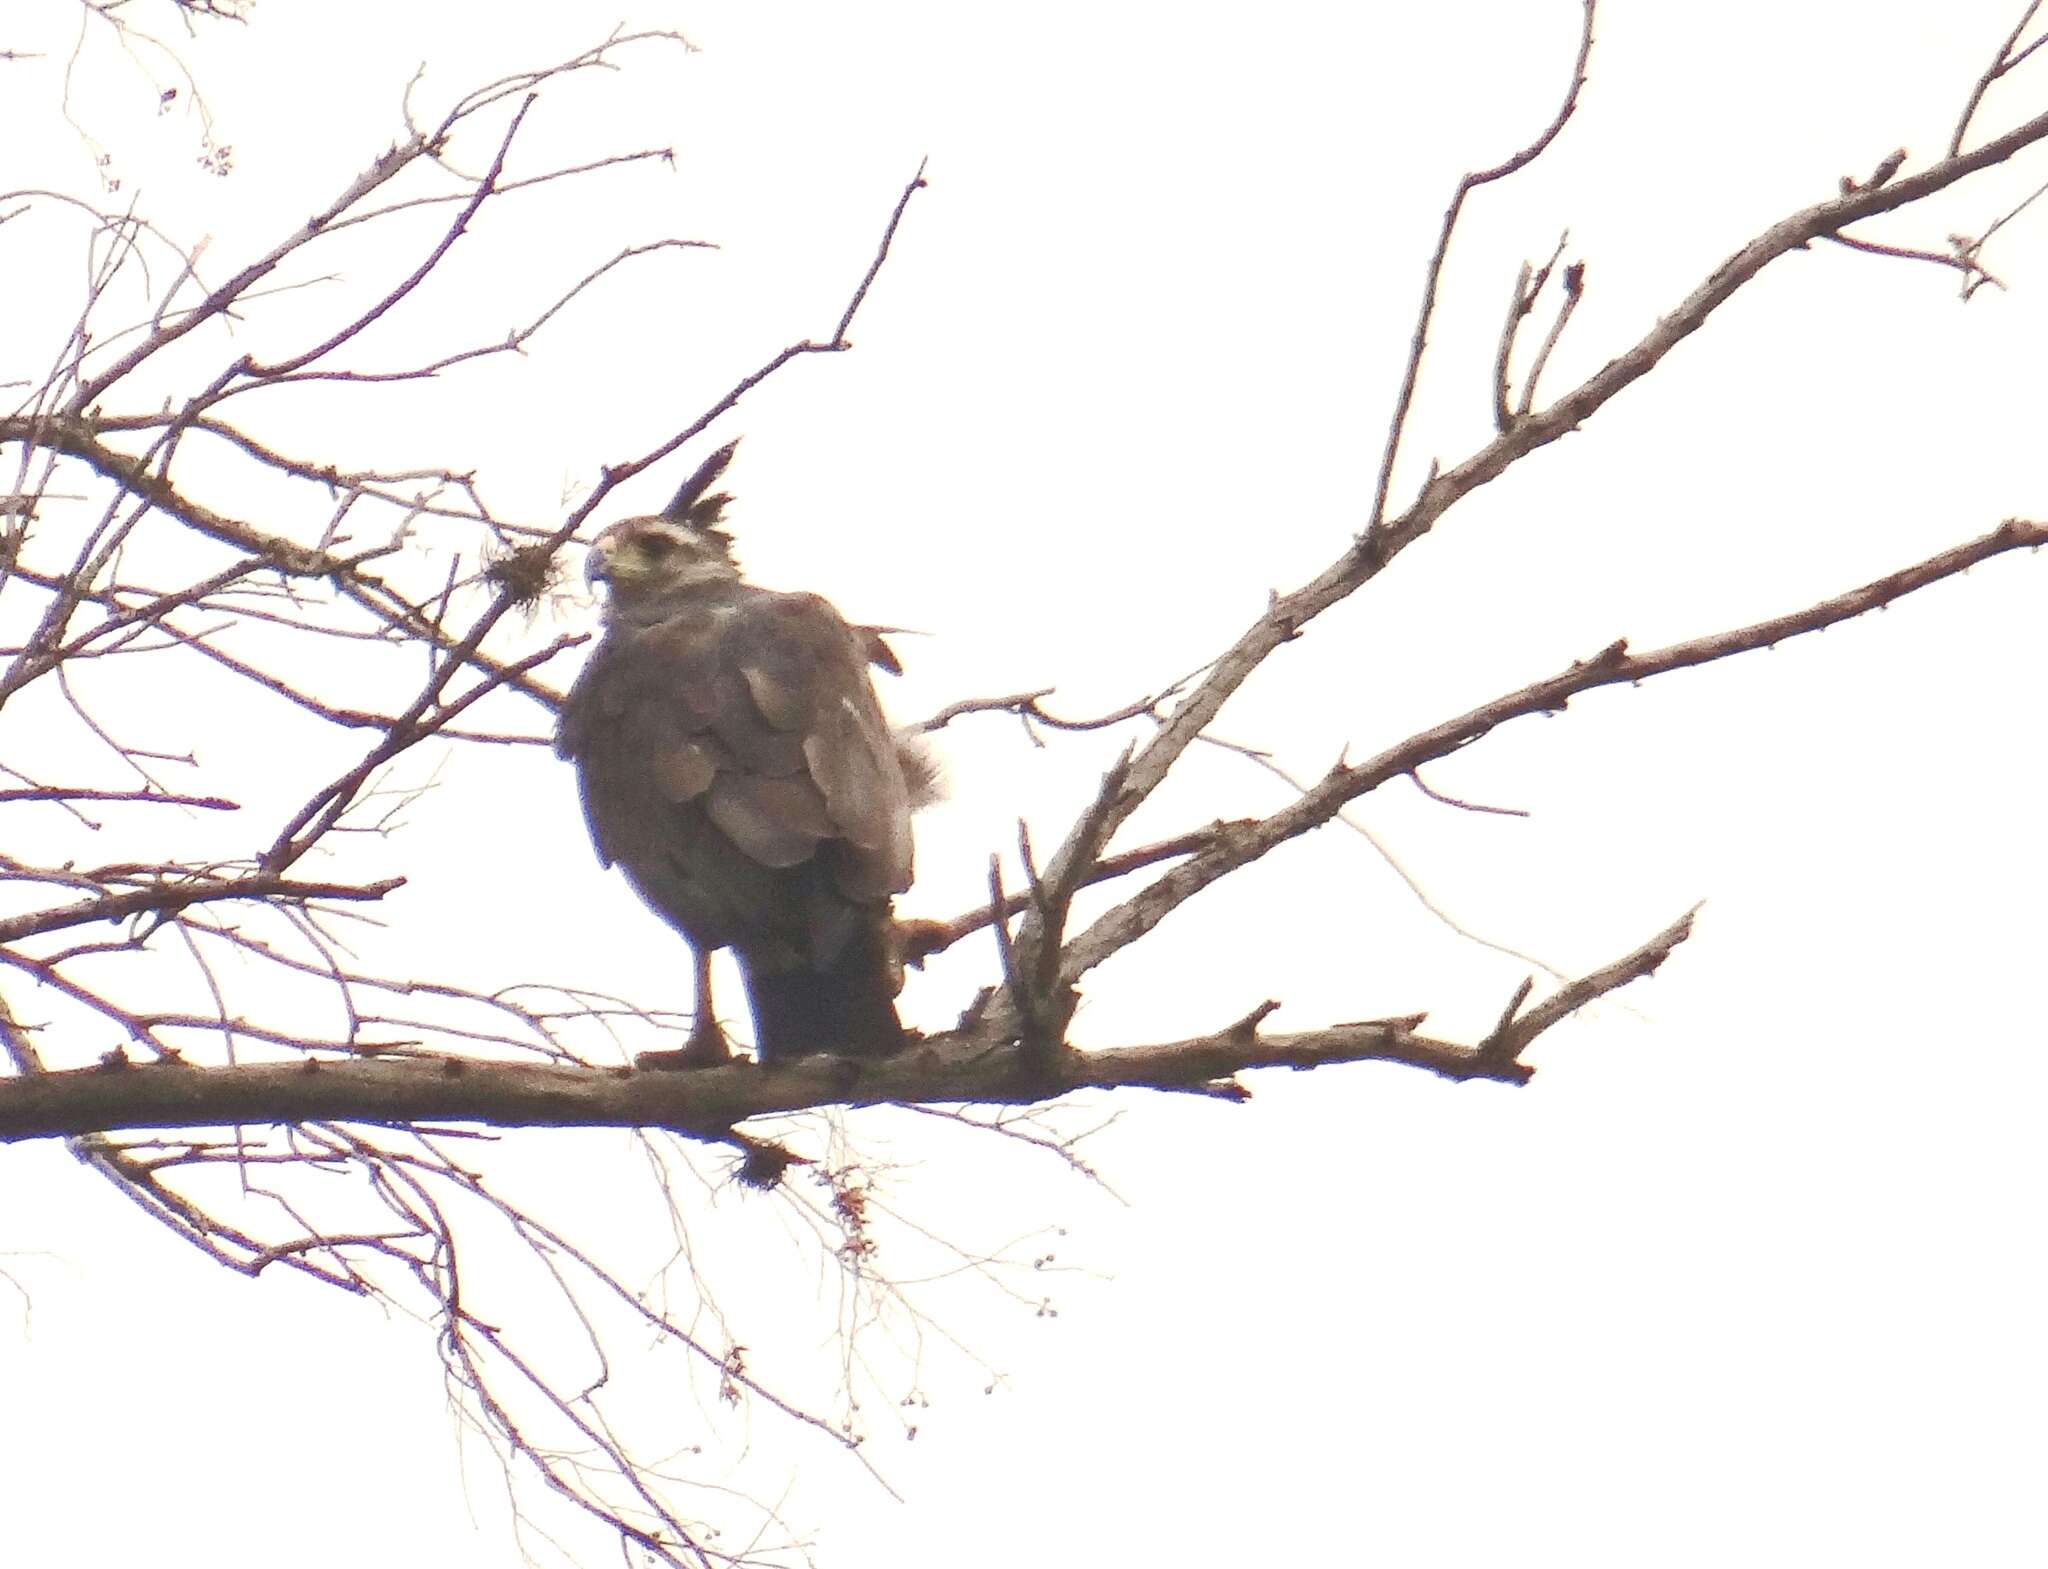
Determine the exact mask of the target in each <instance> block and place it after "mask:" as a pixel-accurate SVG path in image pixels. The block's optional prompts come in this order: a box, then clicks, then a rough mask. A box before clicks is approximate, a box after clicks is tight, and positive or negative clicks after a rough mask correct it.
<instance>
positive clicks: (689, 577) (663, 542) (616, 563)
mask: <svg viewBox="0 0 2048 1569" xmlns="http://www.w3.org/2000/svg"><path fill="white" fill-rule="evenodd" d="M583 575H584V577H585V578H586V579H587V580H588V581H589V582H591V583H603V584H604V585H605V586H606V587H608V588H609V589H610V590H611V592H612V598H613V599H615V600H620V599H624V600H633V599H639V598H642V597H649V596H655V595H661V594H666V593H669V592H672V591H673V590H676V589H681V588H694V587H696V586H698V585H699V584H704V583H729V582H731V581H733V580H734V579H736V578H737V577H738V576H739V575H740V569H739V567H738V565H737V564H736V563H735V562H734V561H733V559H732V544H731V541H729V540H728V539H727V538H726V537H725V536H724V535H723V534H721V533H719V532H718V531H717V530H716V529H701V528H692V527H690V526H689V525H688V524H687V523H676V522H672V521H670V520H669V519H667V518H627V519H626V520H625V521H624V522H623V523H614V524H613V525H612V526H611V527H610V528H608V529H606V530H605V531H604V532H603V533H602V534H600V535H598V536H597V538H596V540H595V541H594V542H593V543H592V544H591V547H590V559H589V560H588V561H587V562H585V563H584V567H583Z"/></svg>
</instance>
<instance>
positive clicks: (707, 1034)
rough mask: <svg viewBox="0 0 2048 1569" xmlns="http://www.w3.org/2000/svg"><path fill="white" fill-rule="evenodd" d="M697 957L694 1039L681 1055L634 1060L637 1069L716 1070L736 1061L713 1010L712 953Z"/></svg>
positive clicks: (654, 1055) (656, 1054) (698, 952)
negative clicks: (733, 1060)
mask: <svg viewBox="0 0 2048 1569" xmlns="http://www.w3.org/2000/svg"><path fill="white" fill-rule="evenodd" d="M694 951H695V953H696V957H697V1003H696V1011H697V1017H696V1022H695V1023H694V1024H692V1025H691V1026H690V1038H689V1039H688V1040H686V1041H684V1042H683V1046H682V1050H680V1051H643V1052H641V1053H640V1054H639V1055H638V1056H637V1057H635V1058H634V1059H633V1065H634V1066H635V1067H637V1068H668V1069H675V1068H715V1067H717V1066H718V1065H719V1064H720V1063H725V1062H731V1061H732V1048H731V1047H729V1046H727V1045H726V1044H725V1031H723V1030H721V1029H720V1028H719V1027H718V1014H717V1013H716V1012H715V1011H714V1010H713V1009H712V1006H711V950H710V949H709V948H699V949H696V950H694Z"/></svg>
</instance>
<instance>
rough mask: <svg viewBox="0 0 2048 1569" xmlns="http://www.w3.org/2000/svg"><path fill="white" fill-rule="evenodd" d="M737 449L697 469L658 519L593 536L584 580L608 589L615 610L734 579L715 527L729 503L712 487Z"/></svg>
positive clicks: (728, 448)
mask: <svg viewBox="0 0 2048 1569" xmlns="http://www.w3.org/2000/svg"><path fill="white" fill-rule="evenodd" d="M738 445H739V443H738V442H736V441H729V442H727V443H726V444H725V445H724V446H722V447H720V448H719V449H718V450H717V451H716V452H714V453H712V454H711V456H710V457H708V458H706V459H705V460H704V461H703V462H702V463H700V464H698V465H697V471H696V472H695V473H694V474H692V475H691V476H690V477H689V478H688V479H686V480H684V481H683V488H682V489H681V490H679V491H677V492H676V497H675V500H673V501H671V502H670V503H669V504H668V505H667V506H666V507H665V508H663V509H662V511H661V513H660V514H659V515H658V516H656V517H651V518H627V519H626V520H625V521H624V522H623V523H614V524H613V525H612V526H611V527H610V528H608V529H606V530H605V531H604V532H603V533H602V534H600V535H598V536H597V538H596V539H595V540H594V541H593V542H592V543H591V547H590V559H589V560H588V561H586V562H585V563H584V565H583V576H584V578H585V580H586V581H588V582H590V583H593V584H595V583H603V584H605V585H606V586H607V587H608V588H610V589H611V591H612V602H613V604H615V605H616V604H618V603H620V602H621V601H623V602H625V603H628V604H631V603H633V602H634V601H636V600H647V599H656V598H660V597H661V596H663V595H666V594H669V593H672V592H674V591H675V590H677V589H683V588H696V587H699V586H700V585H702V584H706V583H730V582H732V581H734V580H735V579H737V578H738V577H739V575H740V569H739V563H737V562H736V561H734V560H733V558H732V541H731V540H730V539H728V538H727V537H726V535H725V532H724V530H722V529H720V528H719V526H718V524H719V521H720V520H721V518H722V517H723V516H724V513H725V504H726V503H727V502H728V501H730V500H731V499H732V498H731V497H730V496H728V495H726V494H724V493H723V492H718V493H715V494H714V493H712V491H711V487H712V486H713V485H714V484H716V483H717V481H718V478H719V476H720V475H721V474H723V473H724V472H725V467H726V465H727V464H728V463H730V462H732V455H733V449H734V448H736V447H737V446H738Z"/></svg>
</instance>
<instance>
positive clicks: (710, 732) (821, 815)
mask: <svg viewBox="0 0 2048 1569" xmlns="http://www.w3.org/2000/svg"><path fill="white" fill-rule="evenodd" d="M870 658H871V644H870V641H869V639H868V638H867V637H866V636H864V635H863V634H861V633H859V632H856V631H855V629H853V628H851V627H849V626H848V625H847V624H846V622H845V621H844V620H842V619H841V618H840V616H839V613H838V612H837V611H836V610H834V609H833V608H832V606H831V605H830V604H829V603H827V602H826V601H825V600H823V599H821V598H819V597H818V596H817V595H815V594H779V593H771V592H768V591H766V590H760V589H741V590H739V591H738V592H737V593H735V594H734V595H733V596H731V597H729V598H724V599H720V600H717V601H715V602H707V603H706V604H704V605H702V606H696V607H691V608H689V609H685V610H682V611H679V612H678V613H677V614H676V615H674V616H672V617H670V618H669V619H667V620H665V621H662V622H659V623H656V624H655V625H653V626H649V627H643V628H630V627H616V628H614V629H613V631H612V632H611V633H610V634H608V636H607V638H606V641H605V645H604V646H603V647H601V648H600V650H599V652H598V653H597V654H596V655H594V656H593V657H592V660H591V664H590V667H589V669H588V670H587V671H586V674H585V677H584V679H583V680H581V681H579V682H578V684H577V689H576V691H575V692H574V693H572V694H571V699H570V702H569V703H568V704H567V705H566V706H565V710H564V717H563V726H562V735H561V748H562V750H563V751H564V752H565V753H566V754H569V755H572V756H574V757H576V758H577V760H578V762H579V764H580V765H581V766H582V768H583V771H584V780H585V789H584V798H585V804H586V807H587V808H588V810H589V815H590V825H591V833H592V835H593V837H594V838H595V839H596V841H597V845H598V850H599V853H600V854H601V855H603V856H604V857H605V858H606V859H607V860H613V859H617V860H623V861H628V862H631V861H632V860H634V859H637V858H644V857H646V856H648V855H650V854H661V853H663V852H668V853H674V850H675V848H676V840H675V835H676V833H677V832H678V829H679V826H680V825H679V823H678V822H677V820H676V819H675V817H674V815H673V814H675V813H676V812H678V811H685V810H694V809H696V808H701V810H702V812H703V814H704V815H705V816H707V817H708V818H709V821H710V823H711V825H712V826H713V827H714V828H715V829H716V830H717V832H718V833H719V834H720V835H721V836H722V837H723V838H724V839H725V840H726V841H728V842H729V843H730V845H731V846H732V847H733V848H735V849H737V850H738V851H739V852H740V853H741V854H742V855H744V856H745V857H746V858H747V859H748V860H750V861H752V862H754V863H755V864H757V865H759V866H764V867H771V868H780V867H790V866H796V865H800V864H802V863H803V862H805V861H808V860H810V859H811V858H812V857H813V856H816V855H818V854H820V852H821V850H823V849H826V848H827V847H829V851H830V855H829V860H830V872H831V877H832V882H833V884H834V885H835V886H836V887H837V889H838V891H839V892H840V893H841V894H843V895H844V896H845V897H847V898H848V899H851V900H854V901H858V902H868V901H871V900H877V899H881V898H885V897H886V896H887V895H889V894H890V893H894V892H900V891H901V890H903V889H905V888H907V887H908V886H909V885H910V871H911V849H910V803H909V797H908V793H907V790H906V788H905V785H904V781H903V773H902V768H901V765H900V763H899V762H898V760H897V756H896V750H895V743H894V739H893V737H892V736H891V734H890V731H889V727H888V724H887V722H886V721H885V720H884V719H883V717H882V711H881V707H880V705H879V704H878V703H877V702H876V700H875V693H874V687H873V685H872V683H871V682H870V681H869V679H868V673H867V668H866V667H867V664H868V661H869V659H870Z"/></svg>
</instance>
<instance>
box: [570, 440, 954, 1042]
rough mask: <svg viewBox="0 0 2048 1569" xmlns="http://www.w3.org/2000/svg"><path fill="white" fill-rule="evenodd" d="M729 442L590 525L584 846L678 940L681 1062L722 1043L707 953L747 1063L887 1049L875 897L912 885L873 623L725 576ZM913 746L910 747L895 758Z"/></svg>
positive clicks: (576, 694)
mask: <svg viewBox="0 0 2048 1569" xmlns="http://www.w3.org/2000/svg"><path fill="white" fill-rule="evenodd" d="M732 453H733V448H732V447H731V446H727V447H725V448H723V449H721V450H720V451H718V452H716V453H714V454H712V456H711V457H710V458H708V459H707V460H706V461H705V462H704V464H703V465H702V466H701V467H700V468H699V469H698V470H697V472H696V473H695V474H693V475H691V476H690V478H689V480H688V482H686V483H685V484H684V486H683V488H682V489H681V490H680V491H679V492H677V494H676V498H675V500H673V501H672V502H670V503H669V505H668V507H667V508H666V509H665V510H664V511H663V512H662V513H661V514H660V515H659V516H657V517H646V518H628V519H627V520H626V521H624V522H622V523H614V524H613V525H612V526H611V527H610V528H608V529H606V530H605V531H604V532H603V533H602V534H600V535H598V537H597V540H596V542H595V544H594V545H593V546H592V549H591V553H590V562H589V566H588V568H587V569H586V570H587V575H588V576H589V578H590V580H591V581H592V582H593V583H596V582H602V583H604V584H605V585H606V586H607V587H608V588H609V590H610V594H609V598H608V601H607V604H606V609H605V631H604V636H603V638H602V639H601V640H600V642H599V643H598V645H597V649H596V651H595V652H594V653H593V654H592V655H591V657H590V661H589V663H588V664H586V665H585V666H584V668H583V672H582V674H581V675H580V676H578V677H577V680H576V684H575V686H574V687H573V688H572V689H571V691H570V693H569V696H568V700H567V701H566V702H565V703H564V704H563V707H562V719H561V728H560V730H559V731H558V733H557V736H556V750H557V751H558V752H559V753H560V754H561V755H562V756H563V757H566V758H568V759H570V760H571V761H573V762H574V763H575V765H576V771H577V777H578V781H579V783H580V785H581V787H582V792H583V810H584V816H585V818H586V819H587V821H588V823H589V825H590V836H591V838H592V840H593V841H595V843H596V846H597V853H598V858H599V859H600V860H602V861H603V862H604V863H605V864H606V865H607V866H611V865H616V866H617V867H618V868H619V869H620V870H621V871H623V872H624V873H625V874H626V880H627V881H628V882H630V883H631V884H632V885H633V888H634V889H635V891H636V892H638V893H639V895H640V897H641V898H642V899H644V900H646V901H647V903H648V904H649V905H650V906H652V907H653V909H654V910H655V912H656V913H657V914H659V915H660V916H661V917H662V919H664V920H666V921H667V922H668V923H669V924H670V925H671V926H673V927H675V928H676V930H677V931H679V932H681V933H682V934H683V936H684V937H686V938H687V939H689V941H690V944H691V946H692V947H694V948H695V950H696V955H697V999H696V1010H697V1012H696V1022H695V1025H694V1027H693V1028H692V1030H691V1033H690V1038H689V1041H688V1043H687V1044H686V1045H685V1047H684V1048H683V1050H682V1051H681V1052H680V1053H679V1054H678V1060H679V1061H680V1062H681V1063H683V1064H684V1065H686V1066H697V1065H702V1064H710V1063H716V1062H723V1061H725V1060H726V1059H727V1057H728V1056H729V1055H730V1053H729V1052H728V1050H727V1047H726V1043H725V1037H724V1033H723V1031H722V1030H721V1029H720V1028H719V1025H718V1020H717V1017H716V1015H715V1014H714V1013H713V1011H712V1007H711V973H710V967H711V955H712V953H713V952H714V951H716V950H717V949H720V948H730V949H731V950H732V951H733V954H734V956H735V957H736V958H737V959H738V960H739V967H740V971H741V974H742V975H743V976H744V977H745V979H746V984H747V993H748V999H749V1001H750V1002H751V1004H752V1007H753V1013H754V1042H755V1051H756V1053H757V1054H758V1056H759V1058H760V1061H761V1062H762V1063H763V1064H764V1065H765V1064H769V1063H773V1062H776V1061H778V1060H782V1059H786V1058H789V1057H792V1056H796V1055H799V1054H801V1053H805V1052H816V1051H826V1052H835V1053H839V1054H841V1055H847V1056H879V1055H883V1054H885V1053H888V1052H891V1051H894V1050H896V1049H897V1048H899V1047H900V1046H901V1045H902V1044H903V1041H904V1034H903V1025H902V1023H901V1022H900V1021H899V1020H898V1018H897V1016H896V1004H895V996H896V992H897V990H898V988H899V986H900V983H901V974H902V972H901V969H900V967H899V966H898V965H897V963H896V962H895V958H894V955H893V954H892V952H891V944H890V932H891V915H890V900H891V896H892V895H895V894H899V893H901V892H903V891H904V890H905V889H907V888H908V887H909V886H910V869H911V846H910V814H911V809H912V805H913V792H914V791H918V790H922V789H923V788H924V787H925V786H927V785H928V784H929V783H930V780H929V777H928V776H926V777H923V778H920V777H918V773H919V770H918V768H917V767H916V765H915V763H914V762H913V767H912V774H913V777H912V779H911V780H910V781H909V782H906V780H905V772H904V763H905V755H904V754H902V753H900V752H899V747H898V742H897V739H896V738H895V737H894V736H893V735H892V734H891V732H890V730H889V726H888V722H887V721H886V720H885V719H884V718H883V717H882V709H881V705H880V704H879V703H878V702H877V701H876V699H875V689H874V684H873V682H872V681H871V680H870V678H869V674H868V666H869V665H871V664H880V665H882V666H884V667H885V668H888V669H891V670H893V669H895V668H896V664H895V660H894V658H893V656H892V655H891V654H890V652H889V649H888V646H887V645H886V644H884V643H883V642H882V639H881V637H880V635H879V634H878V633H876V632H874V631H872V630H870V629H867V628H861V627H853V626H849V625H847V623H846V622H845V621H844V620H843V619H842V618H841V617H840V615H839V612H838V611H836V610H834V609H833V608H832V606H831V605H829V604H827V603H826V602H825V601H824V600H823V599H821V598H819V597H818V596H817V595H816V594H790V593H778V592H776V591H774V590H772V589H765V588H756V587H754V586H753V585H752V584H750V583H747V582H745V581H743V580H742V579H741V577H740V572H739V567H738V566H737V565H736V564H735V562H734V560H733V555H732V542H731V541H730V540H729V539H728V538H727V536H726V535H725V533H724V532H723V531H722V530H721V529H720V527H719V523H720V521H721V518H722V515H723V512H724V508H725V506H726V504H727V502H728V501H730V500H731V498H730V497H729V496H727V495H724V494H722V493H721V494H707V492H709V491H710V490H711V487H712V486H713V485H714V484H716V483H717V481H718V478H719V476H720V475H721V474H722V473H723V472H724V470H725V466H726V464H727V463H728V462H729V461H730V460H731V458H732ZM912 755H913V756H914V754H912Z"/></svg>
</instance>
